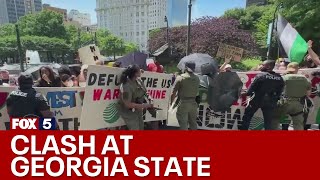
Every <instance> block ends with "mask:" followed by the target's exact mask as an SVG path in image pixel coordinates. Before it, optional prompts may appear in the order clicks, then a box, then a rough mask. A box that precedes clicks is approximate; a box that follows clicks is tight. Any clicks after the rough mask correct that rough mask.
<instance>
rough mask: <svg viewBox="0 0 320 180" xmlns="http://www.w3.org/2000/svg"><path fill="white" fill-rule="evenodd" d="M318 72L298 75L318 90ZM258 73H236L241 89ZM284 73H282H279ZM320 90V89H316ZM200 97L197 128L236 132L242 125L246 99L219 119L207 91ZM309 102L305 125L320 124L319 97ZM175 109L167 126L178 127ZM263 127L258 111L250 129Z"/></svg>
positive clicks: (310, 71) (287, 118) (282, 121)
mask: <svg viewBox="0 0 320 180" xmlns="http://www.w3.org/2000/svg"><path fill="white" fill-rule="evenodd" d="M314 71H320V69H302V70H300V71H299V73H300V74H304V75H305V76H306V77H307V78H308V79H309V80H310V81H311V84H312V87H313V88H318V86H319V85H320V78H318V77H313V76H312V72H314ZM258 73H259V72H240V73H238V76H239V78H240V79H241V81H242V83H243V89H244V90H246V89H247V88H248V87H249V86H250V84H251V83H252V82H253V80H254V78H255V76H256V75H257V74H258ZM279 73H284V72H279ZM318 90H320V89H318ZM199 94H200V96H201V100H202V102H201V104H200V106H199V109H198V118H197V123H198V128H199V129H204V130H237V129H238V128H239V126H240V125H241V123H242V118H243V115H244V110H245V107H246V101H247V98H248V97H245V98H243V97H241V98H239V99H238V101H237V102H235V103H234V104H233V105H232V106H231V108H230V109H229V110H228V111H226V112H224V113H223V114H222V116H221V117H219V116H216V115H215V114H214V113H213V110H212V109H211V108H210V106H209V105H208V103H207V102H208V101H207V98H208V90H207V89H205V88H200V92H199ZM310 98H311V100H312V101H313V103H314V108H313V109H314V110H313V111H311V112H310V113H309V116H308V122H307V124H320V97H319V96H311V97H310ZM175 112H176V109H172V110H171V111H169V113H168V126H178V125H179V124H178V122H177V119H176V115H175ZM290 120H291V118H290V117H289V116H286V117H284V118H283V119H281V120H280V121H281V123H284V124H287V123H290ZM263 127H264V121H263V115H262V112H261V110H259V111H258V112H257V113H256V114H255V115H254V117H253V118H252V120H251V124H250V129H252V130H262V129H263Z"/></svg>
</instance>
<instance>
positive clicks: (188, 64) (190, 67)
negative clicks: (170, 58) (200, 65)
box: [186, 62, 196, 72]
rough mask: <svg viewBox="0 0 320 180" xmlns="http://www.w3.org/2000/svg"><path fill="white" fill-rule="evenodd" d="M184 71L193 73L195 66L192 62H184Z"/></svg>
mask: <svg viewBox="0 0 320 180" xmlns="http://www.w3.org/2000/svg"><path fill="white" fill-rule="evenodd" d="M186 69H187V71H188V72H194V71H195V69H196V64H195V63H194V62H186Z"/></svg>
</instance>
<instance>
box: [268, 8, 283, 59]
mask: <svg viewBox="0 0 320 180" xmlns="http://www.w3.org/2000/svg"><path fill="white" fill-rule="evenodd" d="M282 7H283V3H282V2H281V3H279V4H278V6H277V7H276V10H275V11H274V14H273V20H272V26H271V29H272V32H271V35H270V42H271V43H270V45H269V46H268V52H267V58H268V59H271V55H270V52H271V49H272V38H273V33H274V25H275V21H276V14H277V12H278V10H279V8H282ZM278 48H279V45H278ZM278 56H279V55H278Z"/></svg>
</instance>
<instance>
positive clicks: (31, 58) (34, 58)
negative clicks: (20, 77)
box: [26, 50, 41, 64]
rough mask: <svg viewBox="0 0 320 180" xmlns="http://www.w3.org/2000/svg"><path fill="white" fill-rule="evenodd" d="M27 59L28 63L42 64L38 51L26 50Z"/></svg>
mask: <svg viewBox="0 0 320 180" xmlns="http://www.w3.org/2000/svg"><path fill="white" fill-rule="evenodd" d="M26 60H27V63H28V64H41V61H40V55H39V52H38V51H30V50H27V51H26Z"/></svg>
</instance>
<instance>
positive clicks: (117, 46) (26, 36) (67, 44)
mask: <svg viewBox="0 0 320 180" xmlns="http://www.w3.org/2000/svg"><path fill="white" fill-rule="evenodd" d="M17 24H18V26H19V30H20V35H21V42H22V47H23V51H24V52H25V50H27V49H29V50H38V51H47V52H48V51H50V52H53V53H52V54H54V53H58V54H61V53H63V52H65V53H69V54H70V51H71V50H73V51H76V50H77V49H78V48H79V47H83V46H86V45H89V44H94V43H95V34H94V33H93V32H87V31H83V30H79V29H78V28H77V27H75V26H73V25H64V23H63V17H62V15H60V14H58V13H55V12H51V11H42V12H40V13H37V14H29V15H26V16H23V17H22V18H20V19H19V21H18V22H17ZM79 33H80V38H79ZM96 34H97V43H98V46H99V47H100V49H101V52H102V54H103V55H110V56H111V55H113V53H114V52H115V53H116V54H117V55H121V54H125V53H130V52H133V51H136V50H138V47H137V46H136V45H135V44H132V43H125V42H124V41H123V40H122V39H121V38H119V37H116V36H114V35H112V34H111V33H110V32H109V31H107V30H98V31H97V33H96ZM79 39H80V41H79ZM12 54H17V42H16V30H15V25H14V24H6V25H2V26H0V57H1V56H2V57H6V56H7V55H12Z"/></svg>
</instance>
